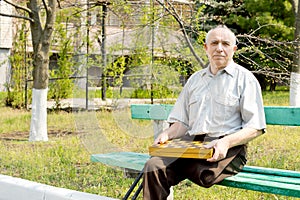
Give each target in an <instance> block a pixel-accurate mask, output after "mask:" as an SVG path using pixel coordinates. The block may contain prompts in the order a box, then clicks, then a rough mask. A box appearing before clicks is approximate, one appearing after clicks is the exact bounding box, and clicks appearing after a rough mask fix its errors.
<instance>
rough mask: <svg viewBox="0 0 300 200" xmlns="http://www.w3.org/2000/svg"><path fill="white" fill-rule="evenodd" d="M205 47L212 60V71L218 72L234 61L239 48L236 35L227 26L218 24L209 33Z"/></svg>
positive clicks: (210, 60)
mask: <svg viewBox="0 0 300 200" xmlns="http://www.w3.org/2000/svg"><path fill="white" fill-rule="evenodd" d="M204 48H205V51H206V55H207V56H208V59H209V62H210V67H211V72H212V73H213V74H216V73H217V72H218V71H219V70H220V69H223V68H225V67H226V66H227V65H228V64H229V63H230V62H231V61H232V58H233V54H234V52H235V51H236V49H237V46H236V37H235V35H234V33H233V32H232V31H231V30H230V29H229V28H227V27H226V26H224V25H220V26H217V27H216V28H213V29H211V30H210V31H209V32H208V33H207V35H206V40H205V44H204Z"/></svg>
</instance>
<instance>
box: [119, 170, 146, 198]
mask: <svg viewBox="0 0 300 200" xmlns="http://www.w3.org/2000/svg"><path fill="white" fill-rule="evenodd" d="M143 174H144V170H142V171H141V172H140V174H139V175H138V177H136V179H135V180H134V182H133V183H132V185H131V186H130V188H129V190H128V191H127V193H126V194H125V196H124V198H123V200H127V199H128V197H129V196H130V194H131V193H132V191H133V190H134V188H135V186H136V185H137V184H138V183H139V181H140V180H141V178H142V177H143ZM142 188H143V186H142V185H140V186H139V188H138V190H137V191H136V192H135V194H134V196H133V198H132V199H133V200H134V199H136V198H137V197H138V195H139V193H140V192H141V190H142Z"/></svg>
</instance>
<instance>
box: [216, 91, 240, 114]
mask: <svg viewBox="0 0 300 200" xmlns="http://www.w3.org/2000/svg"><path fill="white" fill-rule="evenodd" d="M214 102H215V103H214V105H213V107H214V108H215V109H214V110H215V113H216V115H217V116H216V117H218V118H220V119H228V118H230V117H232V115H234V114H235V113H236V112H237V110H238V108H239V98H238V97H236V96H233V95H219V96H217V97H216V98H215V101H214Z"/></svg>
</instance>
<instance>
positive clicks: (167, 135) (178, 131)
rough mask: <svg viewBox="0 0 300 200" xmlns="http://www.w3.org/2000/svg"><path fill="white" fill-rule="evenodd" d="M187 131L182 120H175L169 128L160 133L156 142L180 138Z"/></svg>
mask: <svg viewBox="0 0 300 200" xmlns="http://www.w3.org/2000/svg"><path fill="white" fill-rule="evenodd" d="M186 132H187V128H186V127H185V126H184V125H183V124H182V123H181V122H175V123H174V124H172V125H171V126H170V127H169V128H167V129H166V130H164V131H163V132H162V133H161V134H159V135H158V137H157V138H156V139H155V141H154V144H158V143H165V142H166V141H167V140H172V139H175V138H179V137H181V136H183V135H184V134H185V133H186Z"/></svg>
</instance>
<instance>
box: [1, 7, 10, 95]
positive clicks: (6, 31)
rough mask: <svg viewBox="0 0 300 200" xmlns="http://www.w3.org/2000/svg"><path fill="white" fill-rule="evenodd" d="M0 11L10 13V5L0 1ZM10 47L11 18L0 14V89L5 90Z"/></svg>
mask: <svg viewBox="0 0 300 200" xmlns="http://www.w3.org/2000/svg"><path fill="white" fill-rule="evenodd" d="M0 12H1V13H4V14H11V13H12V7H11V6H9V5H8V4H6V3H4V2H3V1H0ZM11 48H12V18H10V17H3V16H0V91H5V84H6V82H7V81H8V80H9V74H10V73H9V72H10V64H9V61H8V57H9V55H10V49H11Z"/></svg>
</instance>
